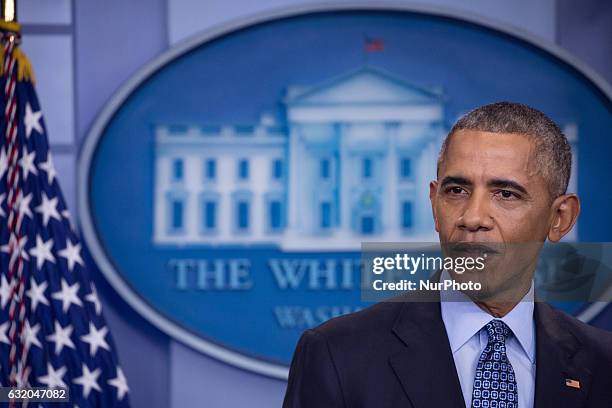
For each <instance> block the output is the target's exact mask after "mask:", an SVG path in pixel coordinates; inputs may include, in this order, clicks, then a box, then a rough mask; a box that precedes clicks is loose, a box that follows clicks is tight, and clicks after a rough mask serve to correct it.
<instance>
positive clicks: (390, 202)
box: [383, 126, 400, 239]
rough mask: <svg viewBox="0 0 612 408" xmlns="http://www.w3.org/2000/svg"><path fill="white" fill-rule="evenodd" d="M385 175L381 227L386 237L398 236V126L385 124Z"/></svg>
mask: <svg viewBox="0 0 612 408" xmlns="http://www.w3.org/2000/svg"><path fill="white" fill-rule="evenodd" d="M385 129H386V132H385V133H386V139H387V177H386V178H385V193H386V194H385V195H384V197H383V200H384V202H383V209H384V212H383V228H384V231H385V235H386V236H387V237H394V239H395V237H399V236H400V233H399V203H398V200H399V197H398V194H397V189H398V186H399V175H398V173H399V157H398V152H397V137H398V134H399V132H398V130H399V129H398V128H397V127H390V126H387V127H386V128H385Z"/></svg>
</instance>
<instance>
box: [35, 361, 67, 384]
mask: <svg viewBox="0 0 612 408" xmlns="http://www.w3.org/2000/svg"><path fill="white" fill-rule="evenodd" d="M64 375H66V367H65V366H62V367H60V368H58V369H57V370H56V369H54V368H53V366H52V365H51V363H49V362H47V375H43V376H42V377H38V382H40V383H42V384H45V385H46V386H47V388H68V387H67V386H66V383H65V382H64V380H63V378H64Z"/></svg>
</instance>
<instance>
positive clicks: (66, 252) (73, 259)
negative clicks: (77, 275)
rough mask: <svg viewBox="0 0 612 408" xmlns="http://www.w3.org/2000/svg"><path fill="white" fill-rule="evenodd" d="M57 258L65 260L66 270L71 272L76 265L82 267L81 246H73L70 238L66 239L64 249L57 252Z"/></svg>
mask: <svg viewBox="0 0 612 408" xmlns="http://www.w3.org/2000/svg"><path fill="white" fill-rule="evenodd" d="M58 254H59V256H61V257H62V258H66V262H68V270H69V271H70V272H72V270H73V269H74V264H76V263H78V264H80V265H81V266H84V265H85V264H84V263H83V259H82V258H81V244H75V245H73V244H72V242H71V241H70V238H66V248H64V249H62V250H61V251H59V252H58Z"/></svg>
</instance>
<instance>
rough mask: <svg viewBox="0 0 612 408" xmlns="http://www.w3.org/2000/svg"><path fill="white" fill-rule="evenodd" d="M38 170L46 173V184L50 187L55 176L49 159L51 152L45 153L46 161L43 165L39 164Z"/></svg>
mask: <svg viewBox="0 0 612 408" xmlns="http://www.w3.org/2000/svg"><path fill="white" fill-rule="evenodd" d="M38 168H39V169H41V170H44V171H45V172H46V173H47V182H48V183H49V185H51V183H53V179H54V178H55V176H57V172H56V171H55V166H54V165H53V159H52V158H51V152H48V153H47V161H46V162H44V163H39V164H38Z"/></svg>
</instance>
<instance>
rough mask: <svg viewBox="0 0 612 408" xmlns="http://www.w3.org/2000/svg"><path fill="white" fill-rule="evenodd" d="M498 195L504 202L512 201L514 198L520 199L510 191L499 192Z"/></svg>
mask: <svg viewBox="0 0 612 408" xmlns="http://www.w3.org/2000/svg"><path fill="white" fill-rule="evenodd" d="M498 194H499V196H500V197H501V198H503V199H504V200H510V199H514V198H520V197H519V196H518V195H517V194H516V193H514V192H512V191H510V190H499V191H498Z"/></svg>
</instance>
